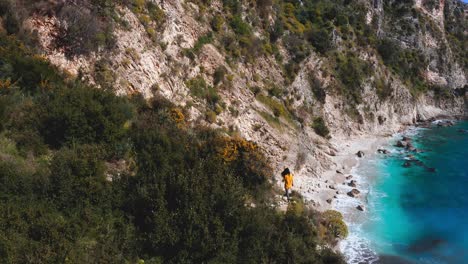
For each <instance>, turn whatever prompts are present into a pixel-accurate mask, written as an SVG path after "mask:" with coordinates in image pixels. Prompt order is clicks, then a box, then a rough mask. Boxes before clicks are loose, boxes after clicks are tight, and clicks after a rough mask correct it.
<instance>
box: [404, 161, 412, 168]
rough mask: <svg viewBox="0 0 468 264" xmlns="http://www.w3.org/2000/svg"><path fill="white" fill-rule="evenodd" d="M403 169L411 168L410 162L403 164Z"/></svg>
mask: <svg viewBox="0 0 468 264" xmlns="http://www.w3.org/2000/svg"><path fill="white" fill-rule="evenodd" d="M403 167H405V168H409V167H411V162H409V161H405V163H403Z"/></svg>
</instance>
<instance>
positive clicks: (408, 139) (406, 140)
mask: <svg viewBox="0 0 468 264" xmlns="http://www.w3.org/2000/svg"><path fill="white" fill-rule="evenodd" d="M401 140H403V141H405V142H411V138H409V137H407V136H403V138H402V139H401Z"/></svg>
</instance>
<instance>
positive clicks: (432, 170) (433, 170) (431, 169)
mask: <svg viewBox="0 0 468 264" xmlns="http://www.w3.org/2000/svg"><path fill="white" fill-rule="evenodd" d="M427 171H428V172H436V168H427Z"/></svg>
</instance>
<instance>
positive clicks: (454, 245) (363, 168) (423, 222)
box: [336, 121, 468, 264]
mask: <svg viewBox="0 0 468 264" xmlns="http://www.w3.org/2000/svg"><path fill="white" fill-rule="evenodd" d="M467 129H468V122H466V121H463V122H459V123H457V124H456V125H455V126H452V127H437V126H433V127H431V128H427V129H416V130H409V131H407V134H408V135H409V136H410V137H411V138H412V142H413V145H414V146H415V147H416V148H417V149H419V150H421V151H422V152H420V153H408V152H406V151H403V150H402V149H401V148H397V147H394V145H395V142H396V140H398V139H400V138H401V135H396V136H395V137H394V138H393V140H391V141H390V142H389V145H388V146H385V147H386V148H387V149H389V150H390V151H391V153H390V154H387V155H383V154H375V155H370V157H367V158H366V159H363V160H362V161H360V163H359V165H358V166H357V167H355V168H354V169H353V170H352V174H353V176H354V177H355V178H356V179H357V181H358V183H359V186H358V187H359V188H360V190H361V194H362V198H361V199H360V200H358V199H354V200H353V198H349V199H348V198H343V200H344V201H343V202H341V203H338V204H337V205H336V209H338V210H341V211H344V212H345V220H346V222H347V224H348V225H349V229H350V235H349V237H348V238H347V239H346V240H345V241H343V242H342V243H341V246H340V248H341V250H342V252H344V254H345V255H346V257H347V260H348V262H349V263H431V264H432V263H450V264H452V263H455V264H456V263H468V255H467V254H468V224H467V221H468V190H467V189H468V158H467V157H468V133H467V132H466V130H467ZM409 154H411V155H413V156H414V157H410V158H409V157H408V155H409ZM409 159H415V160H417V161H419V162H411V165H410V166H409V167H404V166H403V164H404V163H405V162H406V161H408V160H409ZM430 168H434V169H435V171H431V169H430ZM359 203H364V204H365V205H366V207H367V210H366V211H365V212H360V211H357V210H356V209H355V207H356V205H357V204H359Z"/></svg>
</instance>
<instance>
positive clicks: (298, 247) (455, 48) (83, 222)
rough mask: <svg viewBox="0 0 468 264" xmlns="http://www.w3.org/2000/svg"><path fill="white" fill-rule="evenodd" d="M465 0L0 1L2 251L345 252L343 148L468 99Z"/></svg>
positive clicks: (157, 258)
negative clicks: (288, 173)
mask: <svg viewBox="0 0 468 264" xmlns="http://www.w3.org/2000/svg"><path fill="white" fill-rule="evenodd" d="M467 11H468V6H467V5H466V4H464V3H463V2H461V1H458V0H411V1H401V0H387V1H383V0H372V1H367V0H333V1H327V0H302V1H299V0H297V1H296V0H256V1H252V0H191V1H190V0H171V1H168V0H154V1H150V0H146V1H145V0H118V1H113V0H82V1H77V0H73V1H64V0H39V1H37V0H36V1H32V0H26V1H19V0H0V103H1V104H0V146H2V148H1V149H0V163H1V164H0V165H1V166H2V167H1V170H0V171H1V172H0V176H1V177H2V181H3V182H4V183H5V184H3V185H2V188H3V189H2V193H1V195H2V197H1V199H2V200H3V201H5V203H4V206H3V205H2V206H3V207H2V210H3V212H5V214H6V215H8V217H6V218H4V219H3V220H2V221H3V226H4V228H2V229H1V230H2V233H0V254H3V255H1V257H2V258H4V259H7V260H8V261H7V262H10V263H50V261H48V260H50V259H53V261H52V262H57V263H64V262H67V261H71V262H72V263H74V262H73V261H75V260H76V261H75V262H77V263H81V262H83V263H85V262H87V263H89V262H97V260H98V259H103V262H104V263H108V262H122V263H127V262H130V263H134V262H135V261H143V262H144V261H146V262H144V263H160V262H162V263H166V262H173V263H177V262H198V263H200V262H208V261H211V262H223V263H226V262H242V263H243V262H249V261H250V262H252V263H258V262H272V261H273V260H274V261H277V262H278V263H285V262H287V260H288V259H289V260H291V259H294V260H296V262H298V263H302V262H304V263H306V262H307V263H311V262H312V263H340V262H341V261H342V259H341V257H340V256H339V255H337V254H336V253H335V252H333V250H332V249H333V247H334V246H335V245H336V243H337V240H339V239H341V238H343V237H344V236H346V233H347V230H346V227H345V226H344V225H343V222H342V219H341V215H340V214H339V213H337V212H336V211H327V210H328V209H330V208H331V207H330V204H331V199H332V198H333V197H334V195H336V194H338V193H337V190H336V186H337V185H339V184H340V183H341V181H344V177H345V175H344V174H343V172H348V171H349V169H350V168H349V167H350V166H348V165H347V164H342V163H340V162H339V161H340V159H341V157H340V156H341V154H342V152H343V149H344V148H347V147H349V148H350V149H352V150H353V152H354V151H358V150H360V149H359V147H361V146H362V145H359V144H352V143H350V142H352V139H359V138H360V139H362V138H369V137H375V136H388V135H391V134H393V133H395V132H397V131H399V130H400V129H402V128H403V127H404V126H407V125H412V124H416V123H418V122H421V121H428V120H431V119H433V118H436V117H440V116H447V117H456V118H458V117H464V116H465V115H466V110H467V104H466V101H467V99H468V98H467V95H466V89H467V78H468V76H467V65H468V61H467V59H468V54H467V50H468V49H467V26H468V24H467V20H466V14H467ZM372 143H373V142H366V144H368V145H369V144H372ZM347 151H349V150H347ZM285 167H289V168H291V170H292V171H293V172H294V176H295V186H294V189H295V191H296V193H295V194H294V197H295V199H297V200H295V203H294V204H289V205H288V204H287V203H286V202H285V201H284V199H283V198H282V196H281V190H280V189H281V188H282V182H281V176H280V173H281V171H282V170H283V169H284V168H285ZM337 175H338V176H337ZM32 201H36V202H37V204H35V203H33V202H32ZM50 204H52V205H53V206H52V207H50V208H49V205H50ZM18 205H21V206H18ZM12 208H16V209H15V210H13V209H12ZM315 210H318V211H322V213H320V212H318V211H315ZM212 212H216V213H217V214H218V213H219V215H215V216H213V217H211V215H210V214H211V213H212ZM285 212H286V213H285ZM31 219H35V220H37V221H38V222H37V223H36V222H33V221H32V220H31ZM13 223H14V228H13V227H11V226H12V224H13ZM7 227H8V228H7ZM62 234H65V235H63V236H62ZM186 234H187V235H186ZM202 237H203V238H204V239H203V240H199V239H200V238H202ZM58 239H61V240H60V241H62V242H57V241H58ZM45 241H49V244H48V246H47V247H44V243H46V242H45ZM280 241H281V242H280ZM284 241H286V242H285V243H283V242H284ZM266 242H268V243H266ZM28 248H32V250H31V251H29V253H31V252H32V255H31V254H29V253H28V254H25V252H27V251H28V250H27V249H28ZM169 249H171V250H169ZM57 252H60V254H58V253H57ZM83 252H87V253H88V254H84V253H83ZM195 252H196V253H195ZM255 252H261V253H259V254H258V255H256V254H255ZM286 252H288V253H286ZM291 252H292V253H291ZM291 254H292V255H291ZM107 257H109V258H110V259H108V260H105V259H106V258H107ZM80 258H83V259H80ZM114 258H115V259H114ZM72 260H73V261H72Z"/></svg>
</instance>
